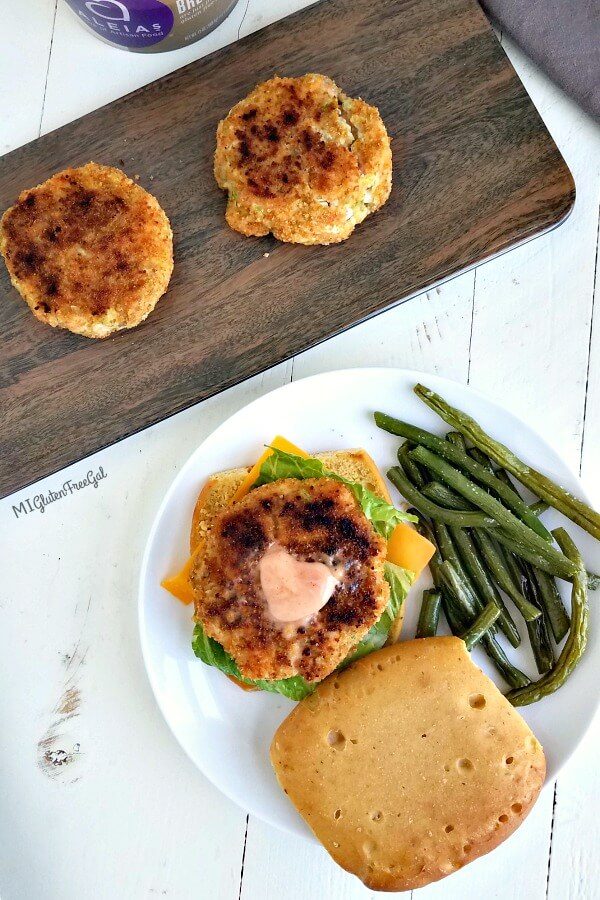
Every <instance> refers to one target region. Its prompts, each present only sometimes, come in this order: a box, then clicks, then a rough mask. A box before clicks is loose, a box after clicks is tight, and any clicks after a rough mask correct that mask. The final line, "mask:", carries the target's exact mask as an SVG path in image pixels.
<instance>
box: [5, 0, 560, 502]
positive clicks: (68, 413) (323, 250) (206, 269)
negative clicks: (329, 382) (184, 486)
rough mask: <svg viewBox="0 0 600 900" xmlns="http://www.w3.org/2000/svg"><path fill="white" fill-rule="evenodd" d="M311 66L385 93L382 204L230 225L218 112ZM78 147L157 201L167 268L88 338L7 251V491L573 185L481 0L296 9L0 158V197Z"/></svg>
mask: <svg viewBox="0 0 600 900" xmlns="http://www.w3.org/2000/svg"><path fill="white" fill-rule="evenodd" d="M305 72H321V73H324V74H327V75H330V76H332V77H333V78H334V79H335V80H336V81H337V82H338V84H339V85H340V86H341V87H342V88H343V89H344V90H345V91H346V92H347V93H349V94H350V95H356V96H362V97H363V98H364V99H365V100H367V101H369V102H371V103H373V104H375V105H376V106H378V107H379V109H380V111H381V114H382V116H383V119H384V121H385V123H386V125H387V127H388V130H389V132H390V133H391V135H392V136H393V149H394V188H393V191H392V195H391V197H390V200H389V201H388V203H387V205H386V206H385V207H383V209H382V210H380V211H379V212H378V213H376V214H375V215H374V216H373V217H372V218H369V219H367V220H366V221H365V222H364V223H363V224H362V225H361V226H359V227H358V228H357V230H356V231H355V233H354V235H353V236H352V237H351V238H350V239H349V240H348V241H346V242H344V243H342V244H338V245H335V246H332V247H309V248H305V247H301V246H291V245H285V244H278V243H277V242H275V241H274V240H272V239H271V238H264V239H260V240H259V239H254V238H245V237H242V236H241V235H238V234H236V233H235V232H233V231H231V230H230V229H229V228H228V227H227V226H226V224H225V220H224V209H225V198H224V195H223V194H222V193H221V191H219V189H218V188H217V186H216V184H215V181H214V178H213V174H212V155H213V150H214V140H215V129H216V126H217V122H218V120H219V119H220V118H221V117H222V116H223V115H225V114H226V113H227V111H228V110H229V109H230V107H231V106H232V105H233V104H234V103H235V102H236V101H237V100H238V99H240V98H241V97H243V96H244V95H245V94H246V93H247V92H248V91H249V90H250V89H251V88H252V87H253V86H254V85H255V84H256V83H257V82H259V81H262V80H263V79H266V78H268V77H270V76H271V75H273V74H274V73H278V74H281V75H301V74H304V73H305ZM90 159H93V160H95V161H96V162H101V163H105V164H109V165H115V166H119V167H121V168H124V169H125V171H126V172H127V173H128V174H129V175H131V176H133V175H139V178H140V184H142V185H143V186H144V187H146V188H147V189H149V190H150V191H151V192H152V193H154V194H155V195H156V196H157V197H158V199H159V201H160V202H161V204H162V205H163V207H164V209H165V210H166V212H167V214H168V215H169V217H170V219H171V222H172V225H173V231H174V234H175V271H174V274H173V279H172V282H171V286H170V289H169V292H168V294H167V295H166V296H165V297H164V298H163V299H162V300H161V301H160V303H159V304H158V306H157V308H156V310H155V311H154V312H153V313H152V314H151V316H150V317H149V318H148V320H147V321H146V322H145V323H144V324H143V325H141V326H140V327H138V328H136V329H134V330H132V331H129V332H123V333H121V334H118V335H116V336H115V337H112V338H109V339H107V340H104V341H93V340H89V339H87V338H83V337H78V336H76V335H72V334H70V333H69V332H66V331H59V330H58V329H52V330H51V329H50V328H48V327H47V326H45V325H42V324H40V323H38V322H37V321H36V320H35V319H34V318H33V316H32V315H31V313H30V312H29V310H28V308H27V306H26V305H25V303H24V302H23V300H22V299H21V298H20V297H19V295H18V294H17V292H16V291H15V290H14V289H13V288H12V287H11V285H10V283H9V280H8V277H7V273H6V271H5V268H4V266H0V268H1V270H2V271H1V274H0V328H1V331H2V351H1V371H0V409H1V410H2V428H1V429H0V495H2V496H4V495H6V494H8V493H11V492H13V491H15V490H17V489H18V488H21V487H24V486H26V485H27V484H29V483H30V482H32V481H34V480H36V479H38V478H41V477H42V476H44V475H48V474H50V473H52V472H54V471H56V470H58V469H60V468H62V467H64V466H66V465H67V464H69V463H72V462H74V461H75V460H77V459H80V458H82V457H84V456H86V455H88V454H89V453H91V452H93V451H95V450H98V449H99V448H101V447H104V446H107V445H108V444H110V443H112V442H114V441H117V440H119V439H120V438H123V437H125V436H126V435H130V434H132V433H133V432H135V431H138V430H139V429H141V428H144V427H145V426H148V425H150V424H151V423H153V422H156V421H158V420H160V419H163V418H165V417H166V416H169V415H171V414H173V413H175V412H178V411H179V410H182V409H184V408H185V407H187V406H189V405H190V404H192V403H195V402H196V401H198V400H202V399H203V398H205V397H208V396H209V395H211V394H214V393H215V392H217V391H220V390H222V389H223V388H225V387H227V386H229V385H232V384H234V383H235V382H238V381H240V380H242V379H244V378H246V377H248V376H250V375H252V374H254V373H256V372H259V371H260V370H262V369H265V368H266V367H268V366H271V365H273V364H275V363H277V362H280V361H282V360H284V359H286V358H288V357H290V356H292V355H293V354H295V353H298V352H299V351H301V350H303V349H305V348H307V347H310V346H311V345H314V344H316V343H317V342H319V341H322V340H323V339H324V338H327V337H329V336H331V335H333V334H335V333H336V332H340V331H342V330H343V329H345V328H348V327H349V326H351V325H353V324H356V323H357V322H360V321H361V320H364V319H366V318H367V317H369V316H372V315H374V314H375V313H378V312H381V311H382V310H384V309H386V308H387V307H389V306H391V305H392V304H394V303H397V302H399V301H401V300H403V299H406V298H407V297H409V296H411V295H414V294H416V293H418V292H419V291H421V290H422V289H423V288H425V287H426V286H428V285H430V284H433V283H439V282H440V281H443V280H444V279H447V278H449V277H451V276H452V275H454V274H456V273H457V272H459V271H461V270H464V269H465V268H468V267H470V266H473V265H475V264H476V263H478V262H480V261H481V260H483V259H485V258H486V257H489V256H491V255H493V254H496V253H499V252H501V251H503V250H505V249H507V248H508V247H510V246H512V245H514V244H516V243H518V242H521V241H524V240H526V239H528V238H531V237H533V236H534V235H536V234H539V233H540V232H542V231H544V230H546V229H548V228H550V227H552V226H553V225H556V224H558V223H559V222H560V221H562V220H563V219H564V218H565V217H566V216H567V215H568V213H569V211H570V209H571V207H572V205H573V201H574V197H575V188H574V184H573V180H572V177H571V175H570V173H569V170H568V169H567V167H566V165H565V163H564V161H563V159H562V157H561V155H560V153H559V152H558V150H557V148H556V146H555V144H554V142H553V141H552V139H551V137H550V135H549V134H548V132H547V130H546V128H545V126H544V124H543V122H542V121H541V119H540V117H539V115H538V113H537V112H536V110H535V108H534V106H533V104H532V103H531V101H530V99H529V97H528V96H527V94H526V92H525V90H524V88H523V86H522V84H521V83H520V81H519V79H518V78H517V76H516V74H515V72H514V70H513V68H512V66H511V65H510V63H509V61H508V59H507V58H506V56H505V54H504V52H503V50H502V48H501V47H500V45H499V44H498V42H497V41H496V38H495V37H494V34H493V32H492V30H491V29H490V26H489V24H488V22H487V20H486V19H485V17H484V15H483V13H482V12H481V10H480V9H479V7H478V6H477V4H476V3H475V2H474V0H378V2H366V0H328V2H324V3H321V4H319V5H317V6H313V7H311V8H309V9H306V10H303V11H302V12H300V13H297V14H295V15H293V16H291V17H289V18H286V19H284V20H282V21H281V22H278V23H276V24H274V25H271V26H269V27H268V28H266V29H264V30H263V31H260V32H258V33H256V34H254V35H251V36H250V37H248V38H246V39H244V40H242V41H240V42H239V43H237V44H234V45H232V46H230V47H227V48H225V49H224V50H221V51H219V52H217V53H215V54H213V55H212V56H209V57H206V58H204V59H202V60H200V61H198V62H196V63H193V64H192V65H190V66H187V67H186V68H184V69H180V70H179V71H177V72H175V73H173V74H171V75H169V76H167V77H166V78H162V79H161V80H160V81H157V82H155V83H154V84H151V85H148V86H147V87H145V88H142V89H141V90H138V91H136V92H135V93H133V94H130V95H129V96H127V97H125V98H123V99H122V100H119V101H117V102H115V103H111V104H110V105H108V106H105V107H104V108H102V109H100V110H98V111H97V112H94V113H91V114H90V115H88V116H85V117H84V118H82V119H80V120H78V121H76V122H74V123H72V124H70V125H67V126H65V127H64V128H60V129H58V130H57V131H54V132H52V133H51V134H48V135H46V136H45V137H42V138H40V139H38V140H36V141H34V142H32V143H31V144H28V145H26V146H25V147H21V148H20V149H18V150H15V151H14V152H12V153H9V154H7V155H6V156H4V157H2V158H1V159H0V208H1V209H4V208H6V207H7V206H9V205H10V204H12V203H13V202H14V200H15V198H16V197H17V195H18V194H19V192H20V191H21V190H22V189H24V188H27V187H31V186H33V185H35V184H37V183H39V182H41V181H43V180H44V179H46V178H47V177H49V176H50V175H51V174H52V173H54V172H56V171H58V170H60V169H62V168H64V167H65V166H67V165H81V164H83V163H85V162H87V161H89V160H90ZM267 252H268V253H269V256H268V257H266V256H265V253H267ZM389 339H390V340H393V335H390V336H389Z"/></svg>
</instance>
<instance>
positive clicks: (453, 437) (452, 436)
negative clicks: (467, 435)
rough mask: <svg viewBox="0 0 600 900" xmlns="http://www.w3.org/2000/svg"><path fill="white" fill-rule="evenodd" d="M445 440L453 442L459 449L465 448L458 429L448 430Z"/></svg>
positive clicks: (464, 442)
mask: <svg viewBox="0 0 600 900" xmlns="http://www.w3.org/2000/svg"><path fill="white" fill-rule="evenodd" d="M446 440H447V441H450V443H451V444H454V446H455V447H460V449H461V450H466V449H467V444H466V441H465V439H464V437H463V436H462V434H461V433H460V431H449V432H448V434H447V435H446Z"/></svg>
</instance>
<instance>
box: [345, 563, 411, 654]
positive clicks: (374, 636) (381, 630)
mask: <svg viewBox="0 0 600 900" xmlns="http://www.w3.org/2000/svg"><path fill="white" fill-rule="evenodd" d="M385 579H386V581H387V583H388V584H389V586H390V600H389V603H388V605H387V606H386V608H385V610H384V612H383V614H382V616H381V618H380V619H379V620H378V621H377V622H375V624H374V625H373V626H372V628H371V629H370V630H369V631H368V632H367V633H366V634H365V636H364V638H363V639H362V640H361V641H360V643H358V644H357V645H356V647H355V648H354V650H353V651H352V652H351V653H350V654H349V656H347V657H346V659H345V660H344V662H343V663H342V666H341V667H342V668H343V667H344V666H347V665H349V664H350V663H351V662H354V661H355V660H357V659H360V658H361V656H366V655H367V654H368V653H372V652H373V651H374V650H380V649H381V648H382V647H383V645H384V644H385V642H386V640H387V636H388V634H389V631H390V628H391V627H392V625H393V623H394V621H395V620H396V616H397V615H398V613H399V612H400V610H401V609H402V606H403V604H404V601H405V600H406V595H407V594H408V592H409V590H410V587H411V585H412V583H413V581H414V580H415V579H414V575H413V573H412V572H409V571H407V569H403V568H402V567H401V566H397V565H395V564H394V563H391V562H386V564H385Z"/></svg>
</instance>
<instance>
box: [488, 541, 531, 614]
mask: <svg viewBox="0 0 600 900" xmlns="http://www.w3.org/2000/svg"><path fill="white" fill-rule="evenodd" d="M473 538H474V540H475V543H476V544H477V548H478V550H479V552H480V553H481V555H482V556H483V558H484V560H485V563H486V565H487V567H488V569H489V570H490V572H491V573H492V575H493V576H494V578H495V580H496V584H497V585H498V587H499V588H500V589H501V590H503V591H504V593H505V594H508V596H509V597H510V599H511V600H512V602H513V603H514V604H515V606H516V607H517V609H518V610H519V612H520V613H521V615H522V616H523V618H524V619H525V621H526V622H531V621H533V620H534V619H538V618H539V616H540V611H539V609H537V608H536V607H535V606H533V604H531V603H529V602H528V601H527V600H526V599H525V597H524V596H523V593H522V591H521V590H520V588H518V587H517V586H516V585H515V584H514V579H513V578H512V577H511V573H510V571H509V570H508V569H507V567H506V563H505V557H504V554H501V551H500V548H499V547H498V546H497V545H495V544H494V541H493V540H492V538H491V537H490V535H489V534H488V533H487V532H485V531H479V530H478V531H475V532H474V533H473ZM499 551H500V552H499Z"/></svg>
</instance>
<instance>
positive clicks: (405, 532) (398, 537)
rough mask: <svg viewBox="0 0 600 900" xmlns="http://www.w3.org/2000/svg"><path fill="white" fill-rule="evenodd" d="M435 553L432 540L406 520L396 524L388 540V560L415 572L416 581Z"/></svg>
mask: <svg viewBox="0 0 600 900" xmlns="http://www.w3.org/2000/svg"><path fill="white" fill-rule="evenodd" d="M434 553H435V547H434V546H433V544H432V543H431V541H428V540H427V538H425V537H423V535H421V534H419V532H418V531H416V530H415V529H414V528H412V527H411V526H410V525H407V524H406V523H405V522H401V523H400V524H399V525H396V527H395V528H394V530H393V532H392V536H391V538H390V539H389V541H388V552H387V558H388V561H389V562H391V563H395V565H397V566H401V567H402V568H403V569H408V570H409V572H414V575H415V581H416V579H417V578H418V577H419V575H420V574H421V572H422V571H423V569H424V568H425V566H426V565H427V563H428V562H429V560H430V559H431V557H432V556H433V554H434Z"/></svg>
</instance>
